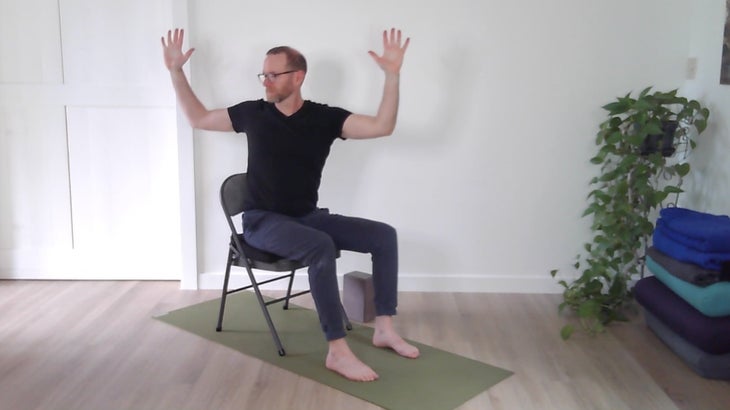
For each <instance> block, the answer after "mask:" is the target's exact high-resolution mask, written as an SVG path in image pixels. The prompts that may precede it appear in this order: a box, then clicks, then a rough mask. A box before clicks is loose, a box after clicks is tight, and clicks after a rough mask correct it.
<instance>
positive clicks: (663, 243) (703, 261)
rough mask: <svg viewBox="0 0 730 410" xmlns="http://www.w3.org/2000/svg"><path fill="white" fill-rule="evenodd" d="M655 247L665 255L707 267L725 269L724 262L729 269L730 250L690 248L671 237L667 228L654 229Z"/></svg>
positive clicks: (658, 227)
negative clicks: (706, 250) (707, 250)
mask: <svg viewBox="0 0 730 410" xmlns="http://www.w3.org/2000/svg"><path fill="white" fill-rule="evenodd" d="M653 243H654V247H655V248H657V249H658V250H659V251H661V252H662V253H664V254H665V255H667V256H669V257H672V258H674V259H676V260H678V261H682V262H687V263H694V264H695V265H699V266H701V267H703V268H705V269H711V270H717V271H722V270H723V264H724V265H725V269H727V264H728V263H729V262H730V251H727V252H702V251H698V250H697V249H693V248H690V247H689V246H687V245H684V244H682V243H680V242H677V241H675V240H673V239H672V238H670V237H669V236H668V235H667V234H666V233H665V228H664V227H662V226H657V227H656V229H654V236H653Z"/></svg>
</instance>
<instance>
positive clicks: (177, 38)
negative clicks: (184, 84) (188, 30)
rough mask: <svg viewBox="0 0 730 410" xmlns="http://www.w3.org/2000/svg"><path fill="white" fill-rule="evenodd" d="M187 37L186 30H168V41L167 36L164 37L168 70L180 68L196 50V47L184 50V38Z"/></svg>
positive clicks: (164, 53) (163, 48)
mask: <svg viewBox="0 0 730 410" xmlns="http://www.w3.org/2000/svg"><path fill="white" fill-rule="evenodd" d="M184 38H185V30H183V29H175V31H174V32H173V31H172V30H168V31H167V41H165V37H162V38H161V39H160V40H161V41H162V51H163V57H164V59H165V66H166V67H167V69H168V70H179V69H181V68H182V66H183V65H185V63H186V62H187V61H188V59H190V56H191V55H192V54H193V51H195V49H194V48H191V49H190V50H188V51H186V52H185V53H183V52H182V45H183V39H184Z"/></svg>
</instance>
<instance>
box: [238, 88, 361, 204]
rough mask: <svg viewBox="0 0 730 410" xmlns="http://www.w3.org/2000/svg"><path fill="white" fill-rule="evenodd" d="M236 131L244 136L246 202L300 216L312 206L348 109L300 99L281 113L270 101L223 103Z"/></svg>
mask: <svg viewBox="0 0 730 410" xmlns="http://www.w3.org/2000/svg"><path fill="white" fill-rule="evenodd" d="M228 115H229V116H230V118H231V122H232V123H233V129H234V130H235V131H236V132H245V133H246V136H247V140H248V186H249V191H250V192H249V194H250V195H249V198H250V199H249V201H248V202H247V203H246V204H245V210H250V209H262V210H266V211H272V212H277V213H281V214H284V215H290V216H302V215H306V214H307V213H309V212H312V211H313V210H314V209H315V208H316V207H317V199H318V193H317V191H318V190H319V184H320V181H321V179H322V169H323V168H324V164H325V161H326V159H327V156H328V155H329V152H330V146H331V145H332V142H333V141H334V140H335V138H338V137H339V138H342V125H343V124H344V123H345V119H347V117H348V116H349V115H350V112H349V111H347V110H344V109H342V108H337V107H330V106H327V105H324V104H318V103H315V102H311V101H305V102H304V105H303V106H302V108H300V109H299V111H297V112H296V113H294V114H292V115H291V116H289V117H287V116H285V115H284V114H282V113H281V112H280V111H279V110H278V109H277V108H276V107H275V106H274V104H273V103H269V102H266V101H264V100H256V101H244V102H242V103H240V104H237V105H234V106H232V107H229V108H228Z"/></svg>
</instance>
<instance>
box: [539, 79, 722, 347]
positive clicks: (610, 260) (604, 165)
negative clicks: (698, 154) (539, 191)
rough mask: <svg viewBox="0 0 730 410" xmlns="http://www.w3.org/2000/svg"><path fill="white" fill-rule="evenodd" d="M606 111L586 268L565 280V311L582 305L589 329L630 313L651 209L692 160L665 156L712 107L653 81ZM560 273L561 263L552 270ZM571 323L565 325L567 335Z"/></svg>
mask: <svg viewBox="0 0 730 410" xmlns="http://www.w3.org/2000/svg"><path fill="white" fill-rule="evenodd" d="M603 108H604V109H605V110H606V111H608V118H607V119H606V120H605V121H603V122H602V123H601V124H600V130H599V131H598V134H597V137H596V145H597V146H598V152H597V153H596V155H595V156H594V157H593V158H591V160H590V162H591V163H593V164H595V165H598V166H600V172H599V173H598V175H597V176H596V177H594V178H593V179H592V180H591V181H590V185H591V187H593V190H592V191H591V192H590V194H589V195H588V201H589V203H588V207H587V208H586V210H585V212H584V213H583V217H587V216H591V217H592V218H593V222H592V224H591V226H590V229H591V231H592V233H593V238H592V240H591V241H590V242H587V243H585V244H584V246H583V249H584V250H585V253H584V254H582V255H578V256H577V257H576V262H575V264H574V267H575V268H576V270H579V271H580V269H581V268H582V272H580V276H579V277H578V278H577V279H574V280H573V281H572V282H571V283H568V282H566V281H565V280H560V281H559V283H560V284H561V285H562V286H563V287H564V291H563V302H562V303H561V304H560V306H559V309H558V310H559V311H560V312H562V311H563V310H564V309H565V308H566V307H568V308H570V309H571V310H573V311H574V312H576V313H577V317H578V320H579V322H580V326H581V327H582V328H583V329H584V330H586V331H587V332H588V333H591V334H595V333H598V332H602V331H603V330H604V327H605V326H606V325H607V324H609V323H611V322H612V321H615V320H627V315H626V313H627V308H628V307H629V306H630V305H631V304H630V303H629V302H630V301H631V300H632V296H631V283H632V281H634V280H636V279H638V278H639V277H641V276H642V275H643V259H644V255H645V249H646V246H647V240H648V238H649V237H650V235H651V234H652V232H653V230H654V223H653V221H652V211H653V210H656V209H658V208H659V207H660V206H661V205H662V203H663V201H665V199H667V197H668V196H669V195H670V194H679V193H680V192H682V190H681V188H680V186H681V181H682V177H684V176H685V175H687V173H688V172H689V170H690V166H689V164H688V163H686V162H684V161H679V162H675V163H671V162H670V161H667V159H668V157H670V156H671V155H672V154H673V153H674V151H675V145H677V144H678V143H679V142H680V141H684V142H689V145H690V146H691V148H694V146H695V141H694V140H693V137H694V136H696V135H699V133H701V132H703V131H704V130H705V128H706V126H707V118H708V117H709V115H710V112H709V110H708V109H707V108H704V107H702V106H701V105H700V103H699V102H697V101H695V100H688V99H687V98H684V97H681V96H678V95H677V90H673V91H670V92H653V93H651V87H649V88H646V89H645V90H643V91H642V92H641V93H640V94H639V95H638V96H637V97H636V98H634V97H632V96H631V93H629V94H627V95H626V96H624V97H619V98H618V99H617V100H616V101H614V102H611V103H609V104H606V105H605V106H603ZM550 273H551V275H552V276H553V277H555V275H556V273H557V270H553V271H551V272H550ZM573 331H574V326H573V325H572V324H567V325H565V326H564V327H563V328H562V329H561V336H562V337H563V339H567V338H569V337H570V335H571V334H572V333H573Z"/></svg>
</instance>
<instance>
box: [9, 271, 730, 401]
mask: <svg viewBox="0 0 730 410" xmlns="http://www.w3.org/2000/svg"><path fill="white" fill-rule="evenodd" d="M218 296H219V295H218V292H217V291H183V290H179V289H178V283H177V282H111V281H110V282H46V281H0V408H1V409H13V410H17V409H175V410H177V409H257V410H258V409H275V410H282V409H305V410H306V409H312V410H322V409H347V410H359V409H369V410H371V409H377V407H375V406H373V405H372V404H369V403H367V402H364V401H361V400H359V399H357V398H353V397H351V396H348V395H347V394H344V393H341V392H339V391H337V390H334V389H331V388H329V387H327V386H324V385H321V384H318V383H316V382H313V381H311V380H308V379H305V378H301V377H299V376H296V375H294V374H292V373H289V372H287V371H284V370H281V369H279V368H276V367H273V366H270V365H268V364H264V363H262V362H260V361H259V360H256V359H253V358H249V357H247V356H244V355H242V354H240V353H238V352H235V351H233V350H230V349H228V348H225V347H222V346H219V345H217V344H215V343H212V342H208V341H206V340H204V339H202V338H199V337H197V336H194V335H191V334H189V333H187V332H184V331H181V330H178V329H176V328H174V327H172V326H169V325H166V324H164V323H161V322H159V321H156V320H153V319H152V316H154V315H159V314H162V313H165V312H167V311H169V310H173V309H176V308H180V307H184V306H187V305H190V304H193V303H197V302H201V301H204V300H209V299H213V298H217V297H218ZM559 300H560V296H558V295H519V294H464V293H403V294H402V295H401V298H400V307H399V310H400V315H399V316H398V318H397V323H398V326H399V330H400V331H401V332H402V334H403V335H404V336H406V337H407V338H410V339H413V340H416V341H419V342H423V343H427V344H430V345H432V346H435V347H438V348H441V349H444V350H448V351H451V352H454V353H457V354H460V355H463V356H466V357H470V358H473V359H476V360H480V361H483V362H486V363H490V364H493V365H496V366H500V367H504V368H506V369H510V370H512V371H514V372H515V375H513V376H512V377H510V378H508V379H507V380H505V381H503V382H501V383H499V384H498V385H496V386H495V387H493V388H491V389H489V390H488V391H486V392H484V393H482V394H480V395H478V396H476V397H474V398H473V399H472V400H470V401H468V402H467V403H465V404H464V405H463V406H462V407H460V409H462V410H466V409H510V410H511V409H518V410H521V409H541V410H542V409H561V410H569V409H580V410H583V409H611V410H616V409H641V410H648V409H661V410H667V409H688V410H689V409H691V410H696V409H701V410H711V409H728V408H730V383H728V382H723V381H713V380H706V379H703V378H701V377H699V376H697V375H696V374H695V373H693V372H692V371H691V370H690V369H689V368H688V367H686V366H685V365H684V363H683V362H682V361H681V360H680V359H679V358H678V357H676V356H675V355H674V354H673V353H671V351H670V350H669V349H668V348H667V347H665V346H664V345H663V344H662V342H661V341H659V340H658V339H657V338H656V337H655V336H654V335H653V334H652V333H651V332H650V331H649V330H648V329H647V328H646V327H645V326H644V324H643V321H642V320H641V318H637V319H636V320H634V321H633V322H632V323H628V324H619V325H617V326H613V327H611V328H610V330H609V332H608V333H606V334H603V335H601V336H599V337H597V338H591V337H589V336H586V335H584V334H577V335H575V336H574V337H573V338H572V339H571V340H569V341H568V342H563V341H562V340H561V339H560V337H559V335H558V330H559V328H560V326H561V325H562V324H563V319H561V318H560V317H558V315H557V313H556V306H557V304H558V303H559ZM297 303H299V304H302V305H305V306H310V307H311V300H310V299H307V297H305V298H299V299H298V302H297ZM214 325H215V324H214V323H211V326H214ZM285 343H286V341H285ZM272 348H273V347H272ZM376 370H377V369H376ZM414 394H417V392H414Z"/></svg>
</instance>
